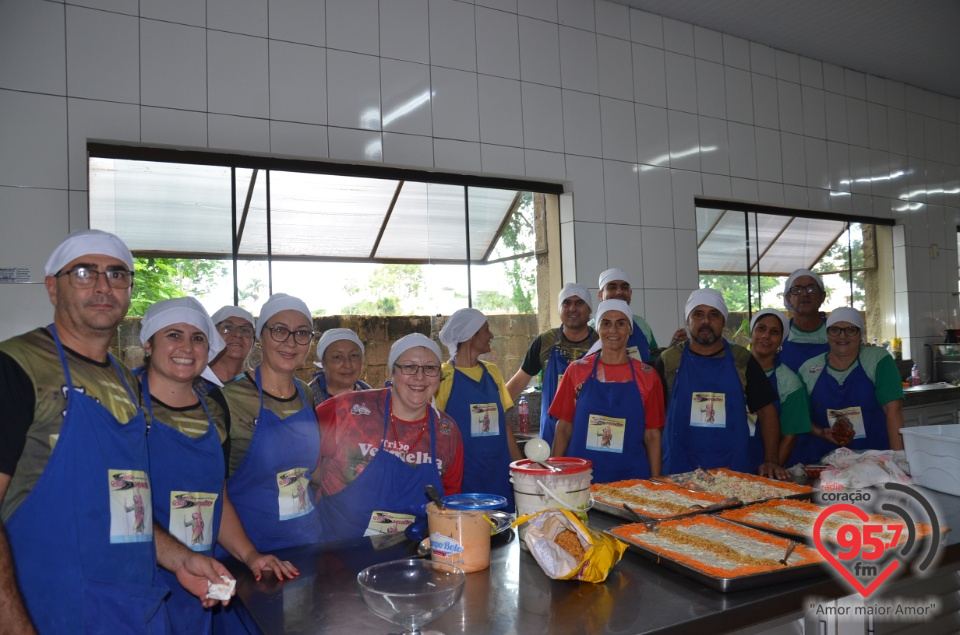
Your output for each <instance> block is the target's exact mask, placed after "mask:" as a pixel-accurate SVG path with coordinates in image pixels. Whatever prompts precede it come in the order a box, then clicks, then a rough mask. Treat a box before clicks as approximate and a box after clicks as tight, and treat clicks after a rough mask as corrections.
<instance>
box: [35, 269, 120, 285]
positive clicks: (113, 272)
mask: <svg viewBox="0 0 960 635" xmlns="http://www.w3.org/2000/svg"><path fill="white" fill-rule="evenodd" d="M101 275H103V276H106V277H107V284H109V285H110V286H111V287H113V288H114V289H129V288H130V286H131V285H133V272H132V271H128V270H127V269H108V270H107V271H97V270H96V269H88V268H87V267H74V268H73V269H70V270H68V271H61V272H60V273H57V274H54V276H53V277H54V278H60V277H63V276H69V278H68V279H69V280H70V286H71V287H73V288H74V289H92V288H93V287H95V286H97V282H99V281H100V276H101Z"/></svg>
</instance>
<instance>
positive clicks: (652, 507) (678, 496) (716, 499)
mask: <svg viewBox="0 0 960 635" xmlns="http://www.w3.org/2000/svg"><path fill="white" fill-rule="evenodd" d="M590 492H591V494H593V497H594V499H595V500H597V501H599V502H601V503H606V504H607V505H612V506H614V507H622V506H623V504H624V503H626V504H627V505H629V506H630V507H631V508H633V509H634V510H636V512H637V513H639V514H641V515H643V516H646V517H648V518H670V517H671V516H679V515H681V514H689V513H691V512H694V511H696V510H697V509H699V508H695V507H693V506H694V505H699V506H700V508H702V507H709V506H710V505H714V504H716V503H720V502H723V500H724V497H723V496H720V495H717V494H709V493H706V492H692V491H690V490H689V489H686V488H683V487H678V486H676V485H673V484H670V483H655V482H653V481H646V480H640V479H630V480H627V481H617V482H615V483H594V484H593V485H591V486H590Z"/></svg>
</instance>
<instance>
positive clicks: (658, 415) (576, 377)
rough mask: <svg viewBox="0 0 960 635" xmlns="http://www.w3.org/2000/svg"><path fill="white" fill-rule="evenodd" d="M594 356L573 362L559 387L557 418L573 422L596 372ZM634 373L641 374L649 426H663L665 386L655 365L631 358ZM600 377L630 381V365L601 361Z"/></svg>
mask: <svg viewBox="0 0 960 635" xmlns="http://www.w3.org/2000/svg"><path fill="white" fill-rule="evenodd" d="M593 361H594V356H593V355H589V356H587V357H585V358H583V359H578V360H577V361H575V362H573V363H571V364H570V366H569V367H568V368H567V371H566V372H565V373H564V374H563V379H562V380H561V381H560V385H559V386H558V387H557V394H556V396H555V397H554V398H553V403H552V404H550V414H551V415H553V416H554V417H556V418H557V419H564V420H566V421H570V422H571V423H572V422H573V418H574V415H575V414H576V411H577V395H579V394H580V388H582V387H583V382H585V381H586V380H587V378H588V377H590V374H591V373H592V372H593ZM630 362H631V363H632V364H633V370H634V373H635V374H636V376H637V386H639V387H640V396H641V397H642V398H643V410H644V414H645V415H646V428H647V429H648V430H649V429H651V428H662V427H663V426H664V423H665V421H666V412H665V410H664V408H663V385H662V384H661V383H660V376H659V375H658V374H657V371H656V370H654V368H653V366H650V365H649V364H644V363H643V362H641V361H639V360H636V359H631V360H630ZM597 379H599V380H601V381H608V382H613V383H618V382H619V383H623V382H628V381H630V367H629V366H627V364H604V363H603V362H602V361H601V362H598V363H597Z"/></svg>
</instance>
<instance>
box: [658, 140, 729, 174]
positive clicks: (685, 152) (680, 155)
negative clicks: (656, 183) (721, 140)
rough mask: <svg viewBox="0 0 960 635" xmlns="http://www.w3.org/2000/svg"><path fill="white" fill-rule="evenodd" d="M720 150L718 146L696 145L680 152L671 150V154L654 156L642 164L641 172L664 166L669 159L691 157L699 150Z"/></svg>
mask: <svg viewBox="0 0 960 635" xmlns="http://www.w3.org/2000/svg"><path fill="white" fill-rule="evenodd" d="M717 150H719V148H718V147H717V146H696V147H693V148H690V149H689V150H681V151H680V152H671V153H670V154H662V155H660V156H658V157H654V158H652V159H650V160H649V161H646V162H645V165H641V166H640V171H641V172H646V171H647V170H652V169H653V168H655V167H658V166H663V164H665V163H666V162H667V161H671V160H674V159H682V158H684V157H689V156H691V155H694V154H697V153H698V152H716V151H717Z"/></svg>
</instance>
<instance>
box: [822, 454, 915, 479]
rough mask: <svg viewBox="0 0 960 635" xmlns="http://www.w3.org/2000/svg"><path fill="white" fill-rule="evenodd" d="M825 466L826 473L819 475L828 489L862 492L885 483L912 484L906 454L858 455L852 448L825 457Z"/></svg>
mask: <svg viewBox="0 0 960 635" xmlns="http://www.w3.org/2000/svg"><path fill="white" fill-rule="evenodd" d="M823 463H824V465H826V466H827V469H825V470H824V471H823V472H821V473H820V481H821V482H822V483H824V484H827V485H842V486H843V487H844V488H853V489H859V488H862V487H871V486H873V485H881V484H883V483H904V484H907V485H909V484H911V483H913V479H911V478H910V474H909V471H910V466H909V464H908V463H907V459H906V453H905V452H904V451H903V450H899V451H896V450H864V451H862V452H856V451H854V450H851V449H850V448H837V449H836V450H834V451H833V452H831V453H830V454H828V455H826V456H825V457H823Z"/></svg>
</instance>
